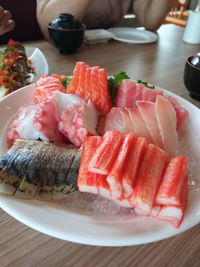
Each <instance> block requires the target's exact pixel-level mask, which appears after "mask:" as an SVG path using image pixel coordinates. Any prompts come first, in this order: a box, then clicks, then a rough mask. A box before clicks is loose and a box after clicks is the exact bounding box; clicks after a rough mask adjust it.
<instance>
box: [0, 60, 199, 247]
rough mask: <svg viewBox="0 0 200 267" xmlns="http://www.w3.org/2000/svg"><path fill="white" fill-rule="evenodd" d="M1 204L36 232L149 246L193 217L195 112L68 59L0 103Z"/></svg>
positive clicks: (157, 91)
mask: <svg viewBox="0 0 200 267" xmlns="http://www.w3.org/2000/svg"><path fill="white" fill-rule="evenodd" d="M0 114H1V115H0V116H1V120H0V138H1V139H0V206H1V207H2V208H3V209H4V210H5V211H6V212H8V213H9V214H11V215H12V216H13V217H15V218H16V219H18V220H20V221H21V222H23V223H25V224H27V225H29V226H30V227H32V228H34V229H37V230H39V231H41V232H43V233H46V234H49V235H52V236H54V237H57V238H61V239H64V240H68V241H73V242H77V243H83V244H91V245H102V246H126V245H136V244H144V243H150V242H154V241H158V240H162V239H165V238H168V237H171V236H174V235H176V234H178V233H181V232H183V231H185V230H187V229H189V228H191V227H193V226H194V225H196V224H198V223H199V222H200V204H199V203H200V191H199V190H200V177H198V165H199V162H200V134H199V129H200V119H199V118H200V113H199V109H198V108H197V107H195V106H193V105H192V104H190V103H189V102H187V101H186V100H184V99H183V98H181V97H179V96H177V95H175V94H173V93H171V92H169V91H166V90H164V89H162V88H158V87H156V86H154V85H151V84H149V83H147V82H144V81H141V80H131V79H130V78H129V77H128V75H127V74H126V73H125V72H123V71H120V72H118V73H115V74H113V75H112V76H108V75H107V71H106V70H105V69H104V68H102V67H100V66H90V65H88V64H87V63H85V62H77V63H76V64H75V67H74V70H73V73H72V75H71V76H66V75H60V74H52V75H48V74H43V75H41V76H40V78H39V79H38V80H37V82H36V83H35V84H31V85H28V86H26V87H23V88H21V89H18V90H17V91H15V92H13V93H11V94H9V95H8V96H6V97H4V98H3V99H2V100H0Z"/></svg>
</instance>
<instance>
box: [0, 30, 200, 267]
mask: <svg viewBox="0 0 200 267" xmlns="http://www.w3.org/2000/svg"><path fill="white" fill-rule="evenodd" d="M158 34H159V39H158V42H157V43H152V44H143V45H132V44H126V43H120V42H117V41H114V40H113V41H109V42H108V43H106V44H96V45H83V46H82V47H81V49H80V51H79V52H78V53H76V54H73V55H60V54H59V53H58V51H57V50H56V49H55V48H54V47H53V46H52V45H51V44H49V43H47V42H46V41H37V42H32V43H26V44H25V45H27V46H34V47H38V48H40V49H41V51H42V52H43V53H44V55H45V56H46V58H47V61H48V64H49V69H50V73H63V74H67V75H71V73H72V70H73V68H74V65H75V63H76V61H85V62H87V63H88V64H90V65H100V66H102V67H104V68H106V69H107V71H108V74H112V73H114V72H115V71H119V70H124V71H126V72H127V73H128V74H129V76H130V78H133V79H141V80H144V81H148V82H149V83H152V84H155V85H157V86H160V87H162V88H165V89H167V90H169V91H172V92H174V93H175V94H178V95H180V96H182V97H183V98H185V99H187V100H189V101H190V102H191V103H193V104H194V105H196V106H197V107H200V102H198V101H195V100H193V99H191V98H190V96H189V95H188V92H187V90H186V89H185V86H184V83H183V72H184V66H185V61H186V58H187V57H189V56H191V55H194V54H196V53H197V52H199V51H200V45H192V44H186V43H184V42H182V35H183V28H181V27H178V26H175V25H163V26H162V27H161V28H160V29H159V30H158ZM0 266H1V267H5V266H8V267H12V266H14V267H16V266H19V267H24V266H48V267H50V266H52V267H54V266H67V267H71V266H76V267H83V266H84V267H85V266H87V267H90V266H98V267H104V266H113V267H118V266H123V267H126V266H149V267H151V266H178V267H180V266H193V267H194V266H200V225H197V226H195V227H193V228H192V229H190V230H188V231H186V232H184V233H182V234H179V235H177V236H175V237H171V238H168V239H166V240H163V241H159V242H155V243H151V244H147V245H139V246H130V247H115V248H112V247H97V246H96V247H92V246H87V245H80V244H74V243H71V242H66V241H62V240H59V239H56V238H53V237H50V236H47V235H45V234H42V233H39V232H37V231H35V230H32V229H30V228H29V227H27V226H25V225H23V224H21V223H20V222H18V221H16V220H15V219H13V218H12V217H11V216H9V215H8V214H6V213H5V212H4V211H3V210H0Z"/></svg>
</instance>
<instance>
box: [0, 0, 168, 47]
mask: <svg viewBox="0 0 200 267" xmlns="http://www.w3.org/2000/svg"><path fill="white" fill-rule="evenodd" d="M15 2H17V4H16V5H15V4H14V3H15ZM1 5H2V6H3V8H4V9H5V10H9V11H10V12H11V14H12V18H13V19H14V20H15V23H16V25H15V28H14V30H12V31H11V32H8V33H5V34H3V35H2V36H0V44H5V43H7V42H8V40H9V39H10V38H12V39H14V40H16V41H21V42H23V41H32V40H40V39H43V38H44V37H45V38H46V39H48V38H49V36H48V28H47V25H48V23H49V22H51V21H52V20H53V19H55V18H57V17H59V15H60V14H61V13H71V14H73V15H74V16H75V18H76V19H78V20H79V21H81V22H83V23H84V24H85V25H86V27H87V29H95V28H96V29H97V28H105V29H106V28H109V27H112V26H114V25H115V24H116V23H117V22H119V21H120V20H121V19H122V18H123V17H124V15H126V14H128V13H134V14H135V15H136V18H137V20H138V21H139V24H140V25H141V26H143V27H145V28H146V29H148V30H150V31H155V30H157V29H158V28H159V27H160V25H161V24H162V22H163V20H164V18H165V16H166V14H167V13H168V12H169V9H170V0H162V1H161V0H74V1H72V0H28V1H27V0H18V1H13V0H1ZM9 27H11V26H9ZM12 27H14V26H12ZM2 33H4V31H3V32H2Z"/></svg>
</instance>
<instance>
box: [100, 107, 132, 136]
mask: <svg viewBox="0 0 200 267" xmlns="http://www.w3.org/2000/svg"><path fill="white" fill-rule="evenodd" d="M106 131H119V132H120V133H122V134H127V133H129V132H133V127H132V122H131V119H130V117H129V114H128V112H127V109H124V108H116V107H114V108H112V109H111V110H110V112H109V113H108V114H107V116H106V121H105V132H106Z"/></svg>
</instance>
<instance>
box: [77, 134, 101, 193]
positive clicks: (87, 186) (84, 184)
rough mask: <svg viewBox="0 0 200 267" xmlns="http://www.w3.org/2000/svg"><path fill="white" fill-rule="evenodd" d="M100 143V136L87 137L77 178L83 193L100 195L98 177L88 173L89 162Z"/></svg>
mask: <svg viewBox="0 0 200 267" xmlns="http://www.w3.org/2000/svg"><path fill="white" fill-rule="evenodd" d="M100 142H101V137H99V136H90V137H87V136H86V137H85V140H84V143H83V148H82V156H81V164H80V168H79V174H78V178H77V183H78V188H79V190H80V191H81V192H90V193H93V194H98V187H97V181H96V175H95V174H94V173H91V172H89V171H88V162H89V159H90V157H91V156H92V155H93V153H94V151H95V150H96V148H97V147H98V145H99V144H100Z"/></svg>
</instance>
